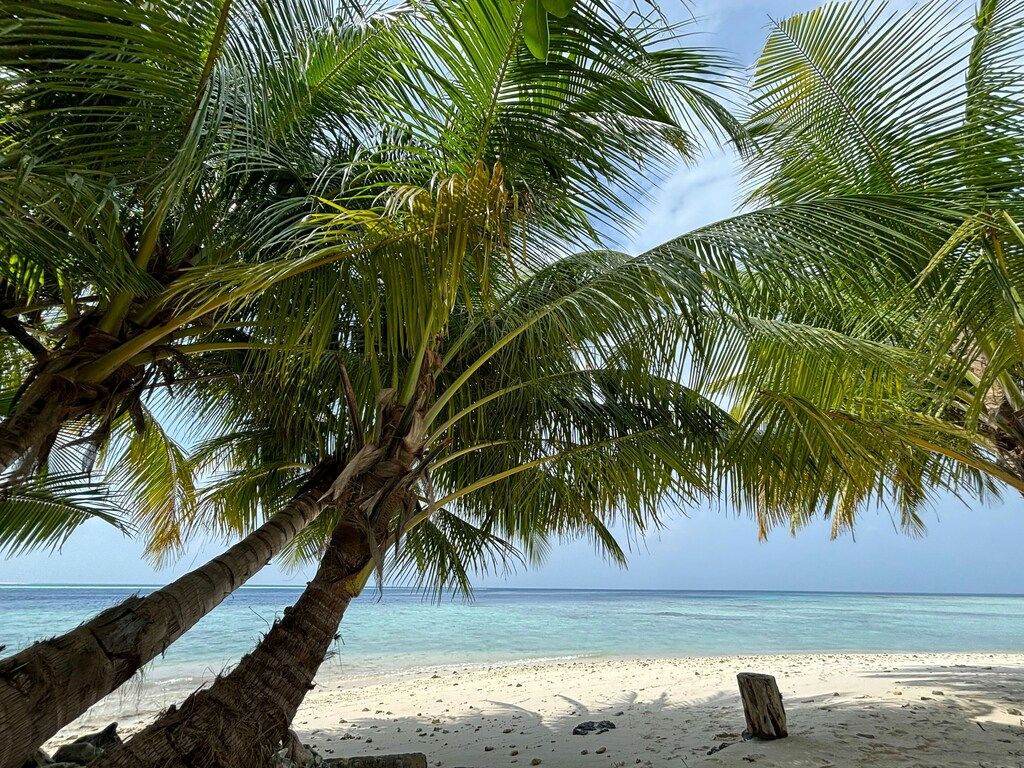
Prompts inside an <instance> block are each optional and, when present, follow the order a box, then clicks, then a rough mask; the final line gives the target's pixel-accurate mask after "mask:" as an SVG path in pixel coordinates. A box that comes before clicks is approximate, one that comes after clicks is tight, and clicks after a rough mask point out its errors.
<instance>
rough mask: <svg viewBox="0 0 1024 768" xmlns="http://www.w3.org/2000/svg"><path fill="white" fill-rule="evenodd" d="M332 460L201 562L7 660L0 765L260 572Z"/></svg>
mask: <svg viewBox="0 0 1024 768" xmlns="http://www.w3.org/2000/svg"><path fill="white" fill-rule="evenodd" d="M328 465H330V466H328ZM334 469H335V467H334V466H333V462H325V463H324V464H322V465H320V466H319V467H318V468H317V469H316V470H315V471H314V473H313V476H312V477H311V479H310V482H309V483H308V485H307V487H306V488H305V489H304V490H303V492H301V493H300V494H298V495H297V496H296V497H295V498H294V499H293V500H292V501H291V503H289V504H288V505H287V506H286V507H285V508H284V509H282V510H281V511H280V512H278V513H277V514H275V515H274V516H273V517H271V518H270V519H269V520H267V522H266V523H264V524H263V525H262V526H260V527H259V528H257V529H256V530H255V531H253V532H252V533H251V534H249V535H248V536H246V537H245V538H244V539H242V540H241V541H240V542H238V543H237V544H235V545H234V546H233V547H231V548H230V549H228V550H227V551H226V552H224V553H223V554H221V555H219V556H217V557H215V558H214V559H213V560H211V561H210V562H208V563H206V564H205V565H203V566H202V567H201V568H197V569H196V570H194V571H191V572H190V573H187V574H185V575H184V576H182V577H181V578H179V579H177V580H176V581H174V582H172V583H171V584H169V585H167V586H166V587H164V588H163V589H160V590H158V591H156V592H154V593H152V594H150V595H147V596H146V597H137V596H136V597H130V598H128V599H127V600H125V601H124V602H122V603H121V604H119V605H116V606H114V607H113V608H110V609H108V610H106V611H104V612H103V613H100V614H99V615H98V616H96V617H95V618H93V619H92V620H91V621H88V622H86V623H85V624H83V625H81V626H80V627H78V628H77V629H74V630H72V631H71V632H68V633H67V634H64V635H62V636H60V637H56V638H53V639H51V640H45V641H43V642H39V643H36V644H35V645H33V646H31V647H29V648H26V649H25V650H23V651H21V652H20V653H17V654H15V655H14V656H12V657H10V658H8V659H6V660H4V661H3V662H0V768H12V767H13V768H20V766H21V765H22V764H23V762H24V760H25V758H26V757H27V756H28V755H29V754H31V753H32V752H33V751H34V750H35V749H38V748H39V746H40V745H41V744H43V742H45V741H46V740H47V739H49V738H50V737H52V736H53V735H54V734H55V733H56V732H57V731H58V730H60V729H61V728H62V727H64V726H65V725H67V724H68V723H69V722H71V721H72V720H74V719H75V718H76V717H78V716H79V715H81V714H82V713H83V712H85V710H86V709H88V708H89V707H90V706H91V705H93V704H94V703H96V702H97V701H99V700H100V699H102V698H103V697H104V696H106V695H107V694H109V693H111V692H112V691H114V690H115V689H117V688H118V686H120V685H122V684H123V683H124V682H125V681H127V680H128V679H129V678H131V677H132V676H133V675H134V674H135V673H136V672H138V670H139V669H140V668H141V667H142V666H143V665H144V664H146V663H148V662H149V661H151V660H152V659H154V658H156V656H158V655H159V654H161V653H163V652H164V651H165V650H166V649H167V647H168V646H169V645H170V644H171V643H173V642H174V641H175V640H177V639H178V638H179V637H181V635H182V634H184V633H185V632H186V631H187V630H188V629H189V628H191V627H192V626H193V625H194V624H195V623H196V622H197V621H199V620H200V619H201V618H203V617H204V616H205V615H206V614H208V613H209V612H210V611H212V610H213V609H214V608H215V607H216V606H217V605H218V604H220V602H221V601H222V600H223V599H224V598H225V597H227V596H228V595H230V594H231V593H232V592H233V591H234V590H235V589H237V588H238V587H240V586H241V585H242V584H244V583H245V582H246V581H248V580H249V579H250V578H251V577H252V576H253V575H254V574H256V573H257V572H259V571H260V569H262V568H263V566H265V565H266V564H267V563H268V562H269V561H270V560H271V559H272V558H273V557H274V556H275V555H277V554H278V553H280V552H281V551H282V550H283V549H284V547H286V546H287V545H288V544H289V543H290V542H291V541H292V540H293V539H294V538H295V536H296V535H297V534H298V533H299V532H300V531H302V530H303V529H304V528H305V527H306V526H308V525H309V524H310V523H311V522H312V521H313V520H314V519H315V518H316V517H317V515H318V514H319V513H320V511H321V510H322V509H323V507H324V502H323V496H324V493H325V491H326V490H327V489H328V488H329V487H330V483H331V481H332V480H333V479H334V477H335V473H334V471H333V470H334Z"/></svg>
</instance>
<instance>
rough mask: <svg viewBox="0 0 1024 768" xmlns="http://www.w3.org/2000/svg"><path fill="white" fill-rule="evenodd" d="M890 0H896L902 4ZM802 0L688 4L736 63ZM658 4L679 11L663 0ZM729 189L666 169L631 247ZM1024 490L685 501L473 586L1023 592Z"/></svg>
mask: <svg viewBox="0 0 1024 768" xmlns="http://www.w3.org/2000/svg"><path fill="white" fill-rule="evenodd" d="M902 4H903V3H899V4H898V5H902ZM814 5H815V3H813V2H783V1H782V0H772V1H766V2H749V1H746V0H702V1H701V2H697V3H695V7H694V12H695V14H696V15H697V16H698V17H699V18H700V19H701V23H700V28H701V29H702V30H704V31H706V32H707V33H708V35H707V37H706V38H705V41H706V43H707V44H711V45H714V46H716V47H719V48H722V49H725V50H727V51H729V52H731V53H732V54H733V55H734V56H735V57H736V58H737V59H739V60H740V61H742V62H743V63H746V64H749V63H750V62H752V61H753V59H754V57H755V56H756V54H757V50H758V48H759V46H760V44H761V42H762V41H763V39H764V36H765V34H766V32H767V26H768V24H769V18H776V19H779V18H784V17H785V16H787V15H789V14H791V13H794V12H798V11H801V10H806V9H808V8H811V7H813V6H814ZM663 8H664V10H665V11H666V12H667V13H668V14H670V15H672V16H679V15H681V14H683V13H685V11H684V8H683V6H682V5H681V4H680V3H679V2H678V0H676V2H674V3H670V4H663ZM737 197H738V185H737V182H736V174H735V163H734V161H733V158H731V157H730V156H728V155H727V154H719V155H714V156H711V157H708V158H706V159H705V160H703V161H702V162H700V163H699V164H698V165H697V166H696V167H691V168H680V169H679V170H678V171H677V172H676V173H675V174H673V175H672V176H671V177H670V178H668V179H667V180H666V182H665V184H664V185H663V186H662V188H661V190H660V191H659V192H658V194H657V195H656V200H655V203H654V204H653V205H652V207H651V209H650V210H649V211H648V212H647V215H646V216H645V219H644V220H645V227H644V229H643V230H642V231H640V232H639V233H638V235H637V238H636V241H635V243H634V245H635V247H637V248H642V247H645V246H650V245H654V244H656V243H659V242H662V241H664V240H667V239H669V238H671V237H672V236H674V235H677V234H680V233H682V232H685V231H687V230H690V229H693V228H694V227H696V226H699V225H701V224H704V223H707V222H710V221H714V220H716V219H719V218H722V217H724V216H728V215H729V214H730V213H731V212H732V211H733V209H734V205H735V203H736V200H737ZM1022 508H1024V501H1022V499H1021V498H1020V497H1019V496H1017V495H1016V494H1007V497H1006V499H1005V501H1004V502H1003V503H1001V504H996V505H993V506H990V507H984V506H981V505H972V506H966V505H964V504H961V503H959V502H958V501H956V500H955V499H950V498H946V499H941V500H939V501H938V502H937V503H936V505H935V507H934V509H933V510H932V511H931V513H930V514H928V515H927V521H928V528H929V532H928V535H927V536H926V537H925V538H920V539H911V538H908V537H906V536H903V535H901V534H899V533H897V532H896V531H895V530H894V528H893V525H892V522H891V520H890V518H889V516H888V514H886V513H885V511H875V510H869V511H867V512H865V513H864V514H863V515H862V516H861V518H860V523H859V525H858V529H857V534H856V539H854V538H852V537H850V536H846V537H844V538H842V539H840V540H838V541H830V540H829V531H828V526H827V525H826V524H815V525H812V526H811V527H809V528H807V529H805V530H803V531H801V532H800V533H799V534H798V535H797V536H795V537H791V536H790V535H789V534H788V532H786V531H782V530H779V531H775V532H774V533H773V534H772V536H771V537H770V538H769V540H768V541H767V542H766V543H761V542H758V541H757V537H756V529H755V527H754V525H753V523H752V522H751V521H750V520H748V519H746V518H745V517H736V516H735V515H730V514H727V513H721V512H712V511H709V510H704V509H700V510H695V511H693V512H692V513H691V514H690V515H689V516H688V517H683V516H677V517H675V518H673V519H671V520H670V521H669V522H668V525H667V526H666V528H665V529H664V530H662V531H660V532H658V533H656V534H654V535H651V536H648V537H647V539H646V540H644V541H642V542H637V543H636V545H635V546H634V548H633V554H632V557H631V565H630V568H629V570H627V571H623V570H620V569H619V568H617V567H615V566H611V565H609V564H607V563H605V562H603V561H602V560H601V559H600V558H599V557H597V556H596V555H595V554H594V553H593V549H592V547H591V545H590V544H589V543H586V542H570V543H565V544H559V545H557V546H555V547H553V549H552V552H551V554H550V556H549V557H548V559H547V561H546V562H545V563H544V564H543V565H542V566H541V567H539V568H534V569H530V570H521V571H520V572H518V573H516V574H513V575H512V576H510V577H508V578H507V579H505V578H496V577H493V576H492V577H484V578H481V579H479V580H478V582H477V583H478V584H479V585H481V586H510V587H546V588H552V587H567V588H596V589H624V588H634V589H640V588H649V589H797V590H851V591H878V592H982V593H989V592H991V593H1024V568H1022V567H1021V565H1020V555H1019V551H1020V546H1021V542H1024V514H1022V511H1024V509H1022ZM223 544H224V543H223V542H205V543H204V542H197V543H195V544H194V545H193V546H192V547H190V549H189V551H188V552H187V553H186V555H185V556H184V557H182V558H181V559H179V560H178V561H176V562H174V563H172V564H170V565H169V566H167V567H166V568H163V569H160V570H157V569H154V568H153V567H152V566H150V565H149V564H147V563H146V562H145V561H144V560H143V559H142V557H141V545H139V544H138V543H136V542H134V541H132V540H130V539H126V538H124V537H122V536H121V535H120V534H118V533H117V532H116V531H114V530H113V529H111V528H109V527H108V526H104V525H102V524H99V523H90V524H88V525H85V526H83V527H82V528H81V529H79V531H77V532H76V533H75V534H74V535H73V536H72V538H71V539H70V540H69V541H68V542H67V544H65V546H64V548H63V550H62V551H61V552H60V553H57V554H49V553H42V552H38V553H33V554H29V555H24V556H21V557H17V558H12V559H8V560H0V583H2V582H30V583H134V584H154V583H163V582H166V581H169V580H170V579H172V578H173V577H174V576H176V575H178V574H180V573H183V572H185V571H187V570H189V569H190V568H191V567H193V566H195V565H197V564H199V563H200V562H202V561H204V560H205V559H207V558H209V557H212V556H213V555H215V554H216V553H217V552H218V551H219V550H220V549H221V548H223ZM308 576H309V573H308V572H304V571H300V572H297V573H287V572H284V571H282V570H281V569H280V568H279V567H277V566H276V565H275V564H271V565H270V566H268V567H267V568H266V569H264V571H262V572H261V573H260V574H259V575H258V576H257V577H256V578H255V579H254V580H253V583H259V584H283V583H302V582H303V581H305V579H306V578H308Z"/></svg>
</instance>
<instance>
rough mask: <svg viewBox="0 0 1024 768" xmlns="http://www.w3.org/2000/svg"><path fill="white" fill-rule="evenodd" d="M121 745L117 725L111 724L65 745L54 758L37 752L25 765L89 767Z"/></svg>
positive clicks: (26, 767)
mask: <svg viewBox="0 0 1024 768" xmlns="http://www.w3.org/2000/svg"><path fill="white" fill-rule="evenodd" d="M120 743H121V737H120V736H118V735H117V723H111V724H110V725H108V726H107V727H106V728H104V729H103V730H101V731H96V733H87V734H85V735H84V736H79V737H78V738H77V739H75V740H74V741H73V742H71V743H70V744H65V745H64V746H62V747H60V748H59V749H58V750H57V751H56V752H54V753H53V757H47V756H46V753H45V752H43V751H42V750H39V751H38V752H36V753H35V754H34V755H33V756H32V757H30V758H29V760H28V762H27V763H25V766H24V768H35V766H43V765H45V766H47V768H57V766H63V765H71V766H78V765H88V764H89V763H91V762H92V761H93V760H95V759H96V758H98V757H100V756H101V755H102V754H103V753H104V752H105V751H106V750H107V749H109V748H110V747H114V746H117V745H118V744H120Z"/></svg>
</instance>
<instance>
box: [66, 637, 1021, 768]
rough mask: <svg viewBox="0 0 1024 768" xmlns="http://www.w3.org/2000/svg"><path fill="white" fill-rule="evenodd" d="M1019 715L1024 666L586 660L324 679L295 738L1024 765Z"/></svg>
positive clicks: (1015, 659) (824, 659)
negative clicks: (767, 707)
mask: <svg viewBox="0 0 1024 768" xmlns="http://www.w3.org/2000/svg"><path fill="white" fill-rule="evenodd" d="M739 671H757V672H767V673H770V674H774V675H775V676H776V677H777V678H778V682H779V686H780V688H781V689H782V693H783V696H784V698H785V703H786V709H787V713H788V717H789V729H790V737H789V738H787V739H783V740H779V741H774V742H757V741H750V742H743V741H741V740H740V736H739V734H740V732H741V731H742V730H743V711H742V708H741V706H740V702H739V695H738V693H737V689H736V682H735V675H736V673H737V672H739ZM175 698H180V692H179V691H172V690H169V689H167V688H166V687H165V688H164V689H163V690H161V689H160V687H158V686H152V685H150V686H146V685H144V686H143V687H142V688H141V689H139V690H136V691H135V692H134V693H133V692H129V693H127V694H124V695H123V696H122V697H120V700H119V701H112V702H107V703H104V704H103V705H101V706H98V707H96V708H94V710H92V711H91V712H90V713H89V714H87V715H86V717H85V718H83V719H81V720H79V721H77V722H76V723H75V724H73V725H72V726H70V727H69V728H68V729H65V731H64V733H63V734H62V738H61V739H59V740H58V741H63V740H67V739H69V738H71V737H73V736H74V735H76V734H78V733H83V732H86V731H88V730H89V729H91V728H94V727H95V726H96V725H102V724H105V723H106V722H109V721H110V720H111V719H117V716H118V715H121V717H120V719H121V721H122V724H123V727H125V729H126V730H127V731H129V732H130V731H132V730H135V729H137V728H138V727H141V725H142V724H143V723H144V722H146V721H147V720H148V719H149V718H150V717H152V714H153V713H154V712H155V711H156V710H157V709H158V708H159V707H160V706H161V705H162V704H164V703H171V702H172V701H173V700H174V699H175ZM118 710H120V711H118ZM1021 711H1024V654H976V653H972V654H846V653H828V654H808V655H799V654H796V655H780V656H743V657H702V658H678V659H593V660H592V659H577V660H565V661H552V662H527V663H517V664H509V665H502V666H492V667H462V668H451V667H446V668H438V669H436V670H428V671H426V672H421V673H417V674H404V675H393V676H389V677H388V678H386V679H381V680H378V681H372V682H365V681H364V682H359V681H352V680H349V679H345V678H341V677H338V676H337V675H336V674H334V673H332V672H330V671H328V672H327V673H325V674H323V675H321V677H320V678H319V679H318V686H317V688H316V690H314V691H313V692H312V693H311V694H310V695H309V696H308V697H307V699H306V703H305V704H304V705H303V707H302V709H301V710H300V711H299V714H298V717H297V718H296V730H297V731H298V732H299V735H300V736H301V737H302V739H303V741H305V742H307V743H310V744H312V745H313V746H314V747H315V748H316V749H317V750H318V751H320V752H321V753H322V754H324V755H327V756H330V755H334V756H343V755H356V754H375V753H387V752H411V751H419V752H425V753H426V754H427V757H428V760H429V762H430V764H431V765H436V766H446V767H449V768H454V767H455V766H465V767H467V768H490V767H491V766H508V765H519V766H529V765H531V763H532V761H533V760H534V759H540V760H541V761H542V763H541V764H542V765H546V766H566V767H567V768H576V767H579V768H582V767H583V766H586V767H587V768H622V767H624V766H631V765H639V766H651V767H660V766H674V767H676V768H691V767H692V766H698V765H706V766H748V765H751V764H753V765H760V766H765V767H766V768H767V767H768V766H914V767H918V766H919V767H920V768H937V767H940V766H941V767H949V768H954V767H959V766H971V767H972V768H978V767H979V766H981V767H983V768H1022V767H1024V716H1022V715H1021ZM126 713H128V716H127V717H125V714H126ZM604 719H608V720H612V721H613V722H615V724H616V726H617V727H616V728H615V730H613V731H609V732H607V733H604V734H602V735H599V736H598V735H593V734H591V735H587V736H573V735H572V729H573V726H575V725H576V724H577V723H579V722H581V721H583V720H604ZM723 744H727V745H728V746H726V747H725V748H724V749H720V750H719V751H715V752H713V753H712V754H708V753H709V751H711V750H712V749H714V748H716V747H720V746H721V745H723Z"/></svg>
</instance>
